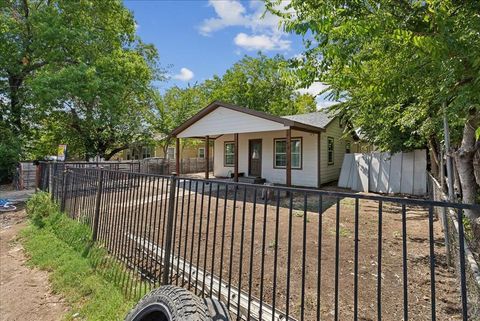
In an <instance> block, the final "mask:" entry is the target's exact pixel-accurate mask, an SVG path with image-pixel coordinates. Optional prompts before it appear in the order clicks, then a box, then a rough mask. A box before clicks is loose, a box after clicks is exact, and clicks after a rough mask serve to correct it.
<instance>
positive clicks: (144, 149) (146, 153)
mask: <svg viewBox="0 0 480 321" xmlns="http://www.w3.org/2000/svg"><path fill="white" fill-rule="evenodd" d="M151 153H152V149H151V148H150V147H142V159H144V158H150V157H152V154H151Z"/></svg>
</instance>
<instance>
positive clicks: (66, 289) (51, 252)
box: [22, 193, 147, 320]
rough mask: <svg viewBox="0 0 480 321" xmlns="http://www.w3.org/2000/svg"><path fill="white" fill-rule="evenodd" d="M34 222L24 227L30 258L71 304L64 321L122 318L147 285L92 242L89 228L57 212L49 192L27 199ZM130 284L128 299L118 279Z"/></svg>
mask: <svg viewBox="0 0 480 321" xmlns="http://www.w3.org/2000/svg"><path fill="white" fill-rule="evenodd" d="M27 213H28V215H29V217H30V219H31V222H32V224H31V225H30V226H29V227H27V228H26V229H25V230H24V231H23V232H22V241H23V245H24V247H25V250H26V251H27V253H28V254H29V256H30V259H29V263H30V264H32V265H35V266H37V267H39V268H41V269H44V270H48V271H50V281H51V284H52V287H53V290H54V291H55V292H57V293H59V294H61V295H62V296H64V297H65V299H66V301H67V302H68V303H69V305H70V306H71V311H70V312H69V314H68V315H67V316H66V319H67V320H73V319H75V320H78V319H81V320H122V319H123V318H124V317H125V315H126V314H127V312H128V310H129V309H130V308H131V307H133V305H134V304H135V301H136V300H137V299H138V298H139V297H140V296H142V295H143V294H144V293H145V291H146V289H147V286H145V284H142V283H141V282H138V281H137V280H134V279H132V278H129V275H127V274H126V273H125V272H124V270H123V268H122V267H121V265H120V264H119V263H118V261H116V260H114V259H113V258H111V257H109V256H108V255H107V252H106V250H105V249H103V248H100V247H97V246H95V245H94V244H93V243H92V241H91V232H90V228H89V227H88V226H87V225H85V224H82V223H79V222H77V221H74V220H72V219H70V218H68V217H67V216H66V215H64V214H63V213H60V211H59V210H58V207H57V206H56V205H55V204H54V203H52V202H51V200H50V196H49V194H46V193H37V194H35V195H34V196H33V197H32V198H31V199H30V201H29V202H28V203H27ZM120 280H121V281H122V282H123V281H125V280H126V282H130V284H131V283H133V284H134V291H135V293H136V294H137V295H135V296H133V298H132V299H129V298H128V297H127V296H126V295H125V293H124V291H123V290H122V287H121V285H120V282H119V281H120Z"/></svg>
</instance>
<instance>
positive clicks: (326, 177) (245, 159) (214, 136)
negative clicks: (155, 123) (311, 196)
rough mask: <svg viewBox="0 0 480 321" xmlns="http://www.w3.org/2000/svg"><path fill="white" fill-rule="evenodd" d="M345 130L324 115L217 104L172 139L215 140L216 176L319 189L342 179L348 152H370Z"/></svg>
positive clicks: (185, 126)
mask: <svg viewBox="0 0 480 321" xmlns="http://www.w3.org/2000/svg"><path fill="white" fill-rule="evenodd" d="M345 131H346V128H345V126H343V125H342V124H341V123H340V120H339V118H338V117H333V116H331V115H329V114H327V113H326V112H324V111H318V112H314V113H309V114H302V115H293V116H285V117H278V116H273V115H269V114H266V113H262V112H258V111H255V110H252V109H247V108H243V107H239V106H235V105H230V104H226V103H222V102H214V103H212V104H210V105H209V106H207V107H205V108H204V109H202V110H201V111H200V112H199V113H197V114H196V115H195V116H193V117H192V118H191V119H189V120H188V121H186V122H185V123H183V124H182V125H181V126H179V127H178V128H176V129H175V130H174V131H173V132H172V134H171V135H172V136H173V137H176V138H177V144H178V143H179V139H180V138H196V139H198V138H201V137H205V138H208V139H209V140H214V142H215V143H214V152H213V156H214V171H213V174H214V176H216V177H232V176H233V177H235V178H236V180H240V181H251V182H261V181H264V180H265V181H267V182H271V183H276V184H285V185H287V186H290V185H294V186H306V187H319V186H320V185H321V184H325V183H328V182H332V181H335V180H338V177H339V175H340V169H341V166H342V162H343V157H344V155H345V153H352V152H360V151H364V150H362V149H365V148H366V146H362V144H361V143H360V141H359V140H358V137H352V135H350V134H345ZM354 136H356V135H354ZM288 141H290V146H291V148H290V150H289V149H288V148H287V146H288V145H289V144H288ZM289 159H290V162H288V160H289ZM242 176H244V177H248V178H251V179H245V178H242ZM255 178H262V179H261V180H259V179H255Z"/></svg>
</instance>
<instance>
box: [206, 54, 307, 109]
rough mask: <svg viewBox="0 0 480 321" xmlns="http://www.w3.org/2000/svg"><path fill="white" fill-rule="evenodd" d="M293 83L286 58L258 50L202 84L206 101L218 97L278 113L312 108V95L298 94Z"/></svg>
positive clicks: (233, 102) (218, 98)
mask: <svg viewBox="0 0 480 321" xmlns="http://www.w3.org/2000/svg"><path fill="white" fill-rule="evenodd" d="M297 85H298V84H297V82H296V81H295V80H294V79H292V74H291V69H290V65H289V62H288V60H286V59H285V58H284V57H283V56H280V55H276V56H274V57H272V58H269V57H267V56H265V55H264V54H262V53H259V54H258V55H257V56H256V57H249V56H245V57H243V58H242V59H241V60H240V61H238V62H237V63H235V64H234V65H233V66H232V67H231V68H229V69H228V70H227V71H226V72H225V74H224V75H223V76H221V77H220V76H215V77H213V79H211V80H207V81H205V83H204V84H202V86H203V87H204V88H205V90H206V92H207V97H208V98H209V99H210V101H213V100H221V101H225V102H228V103H232V104H236V105H239V106H242V107H246V108H251V109H255V110H259V111H263V112H266V113H270V114H273V115H279V116H284V115H293V114H300V113H306V112H311V111H315V109H316V104H315V101H314V97H312V96H311V95H308V94H300V93H299V92H298V91H297Z"/></svg>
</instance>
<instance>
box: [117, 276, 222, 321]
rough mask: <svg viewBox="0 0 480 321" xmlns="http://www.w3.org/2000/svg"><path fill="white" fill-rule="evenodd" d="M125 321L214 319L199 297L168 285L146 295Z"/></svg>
mask: <svg viewBox="0 0 480 321" xmlns="http://www.w3.org/2000/svg"><path fill="white" fill-rule="evenodd" d="M220 320H221V319H220ZM125 321H212V318H210V317H209V316H208V309H207V306H206V305H205V303H204V302H203V301H202V300H201V299H200V298H199V297H197V296H195V295H194V294H193V293H191V292H189V291H187V290H185V289H183V288H180V287H176V286H172V285H166V286H161V287H159V288H158V289H155V290H153V291H152V292H150V293H148V294H147V295H145V296H144V297H143V298H142V299H141V300H140V302H138V303H137V305H136V306H135V308H133V309H132V310H131V311H130V313H129V314H128V315H127V317H126V318H125Z"/></svg>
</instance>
